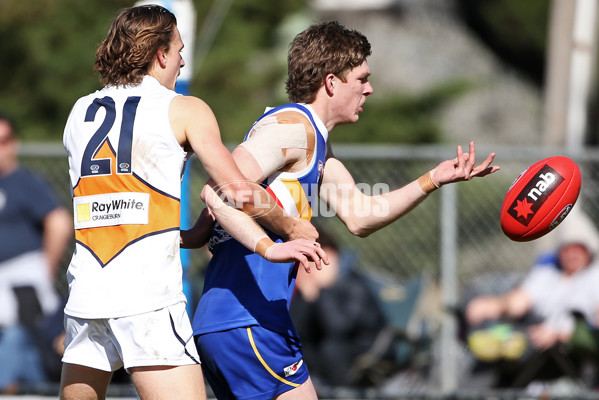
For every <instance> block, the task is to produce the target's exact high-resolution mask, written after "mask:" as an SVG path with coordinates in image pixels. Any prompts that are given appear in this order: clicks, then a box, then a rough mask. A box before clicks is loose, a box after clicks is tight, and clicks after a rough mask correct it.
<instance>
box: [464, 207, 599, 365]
mask: <svg viewBox="0 0 599 400" xmlns="http://www.w3.org/2000/svg"><path fill="white" fill-rule="evenodd" d="M547 239H548V240H550V242H549V243H550V245H552V246H553V248H552V249H549V250H544V251H543V252H541V253H540V255H539V257H538V259H537V262H536V264H535V265H534V266H533V267H532V268H531V269H530V271H529V272H528V274H527V275H526V276H525V278H524V280H523V281H522V282H521V283H520V284H519V285H518V286H517V287H515V288H514V289H512V290H510V291H508V292H506V293H503V294H500V295H495V296H489V295H479V296H476V297H474V298H473V299H472V300H470V301H469V302H468V304H467V305H466V315H465V317H466V322H467V324H468V326H469V329H471V330H472V333H470V336H469V344H470V348H471V351H472V352H473V353H474V355H475V356H477V357H478V358H479V359H482V360H486V361H495V360H497V359H500V358H502V357H503V358H505V359H508V360H518V359H520V360H521V361H522V362H523V361H525V360H526V359H527V357H528V356H529V355H530V352H527V348H528V344H530V347H532V349H534V351H537V352H539V351H540V352H542V351H545V350H547V349H550V348H552V347H554V346H557V345H560V344H569V345H570V346H572V345H575V343H572V341H571V339H572V336H573V334H574V332H575V329H576V327H577V320H576V314H575V313H578V314H579V315H581V316H582V317H583V318H584V320H585V321H586V322H587V323H588V324H589V326H594V327H597V326H599V324H598V323H599V320H598V316H599V291H598V290H597V288H599V263H598V262H597V257H596V256H597V252H598V251H599V233H598V231H597V228H596V226H595V224H594V223H593V222H592V221H591V219H590V218H589V217H588V216H587V215H586V214H585V213H584V212H583V211H582V210H579V209H574V210H573V211H572V212H571V213H570V214H569V215H568V217H567V218H566V219H565V220H564V221H563V222H562V223H561V224H560V225H558V227H557V228H555V230H554V231H553V232H551V233H550V234H549V236H548V237H547ZM495 322H499V324H498V325H493V323H495ZM481 327H486V328H485V329H479V328H481Z"/></svg>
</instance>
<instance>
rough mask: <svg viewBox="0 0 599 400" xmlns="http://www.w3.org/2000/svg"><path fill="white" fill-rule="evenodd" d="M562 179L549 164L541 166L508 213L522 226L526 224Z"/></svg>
mask: <svg viewBox="0 0 599 400" xmlns="http://www.w3.org/2000/svg"><path fill="white" fill-rule="evenodd" d="M563 181H564V177H563V176H561V175H560V174H558V173H557V171H556V170H554V169H553V168H551V167H550V166H549V165H545V166H543V168H541V169H540V170H539V172H538V173H537V175H536V176H535V177H534V178H533V179H531V180H530V182H528V184H527V185H526V186H525V187H524V188H523V189H522V191H521V192H520V193H519V194H518V197H516V199H515V200H514V202H513V203H512V205H511V206H510V208H509V210H508V213H509V214H510V215H511V216H512V217H514V219H516V220H517V221H518V222H520V223H521V224H522V225H524V226H528V224H529V223H530V221H531V220H532V219H533V218H534V216H535V215H536V213H537V211H539V209H540V208H541V207H542V206H543V204H545V201H547V199H548V198H549V196H551V194H552V193H553V192H554V191H555V189H557V187H558V186H559V185H560V184H561V183H562V182H563Z"/></svg>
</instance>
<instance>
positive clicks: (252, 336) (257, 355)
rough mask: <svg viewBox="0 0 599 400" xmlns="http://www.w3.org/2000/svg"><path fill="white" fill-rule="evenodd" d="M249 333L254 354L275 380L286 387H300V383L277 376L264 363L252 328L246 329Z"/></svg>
mask: <svg viewBox="0 0 599 400" xmlns="http://www.w3.org/2000/svg"><path fill="white" fill-rule="evenodd" d="M246 330H247V333H248V338H249V339H250V344H251V345H252V349H254V354H255V355H256V357H258V360H260V363H261V364H262V366H263V367H264V368H265V369H266V370H267V371H268V372H269V373H270V374H271V375H272V376H274V377H275V378H277V379H278V380H279V381H281V382H283V383H284V384H286V385H289V386H293V387H294V388H296V387H298V386H299V383H295V382H290V381H288V380H287V379H283V378H281V377H280V376H279V375H277V374H276V373H275V371H273V370H272V369H271V368H270V367H269V366H268V364H266V361H264V359H263V358H262V356H261V355H260V352H259V351H258V348H257V347H256V343H255V342H254V335H252V329H251V327H249V326H248V327H247V328H246Z"/></svg>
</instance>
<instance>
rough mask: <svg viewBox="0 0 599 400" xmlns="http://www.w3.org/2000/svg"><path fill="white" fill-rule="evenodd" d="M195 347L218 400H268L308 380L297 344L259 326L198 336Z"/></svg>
mask: <svg viewBox="0 0 599 400" xmlns="http://www.w3.org/2000/svg"><path fill="white" fill-rule="evenodd" d="M196 344H197V346H198V352H199V354H200V359H201V361H202V369H203V372H204V376H205V378H206V380H207V381H208V383H209V384H210V387H211V388H212V390H213V391H214V394H215V395H216V398H217V399H219V400H225V399H245V400H254V399H255V400H258V399H260V400H263V399H270V398H273V397H275V396H277V395H279V394H281V393H284V392H286V391H288V390H291V389H294V388H296V387H298V386H299V385H301V384H302V383H304V382H305V381H306V380H307V379H308V377H309V373H308V368H307V367H306V365H305V364H304V362H303V359H302V351H301V347H300V342H299V340H298V339H295V338H290V337H288V336H284V335H281V334H280V333H277V332H273V331H270V330H268V329H264V328H262V327H260V326H251V327H244V328H237V329H232V330H228V331H222V332H214V333H206V334H203V335H198V336H196Z"/></svg>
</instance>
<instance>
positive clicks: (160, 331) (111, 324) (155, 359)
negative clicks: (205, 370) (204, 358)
mask: <svg viewBox="0 0 599 400" xmlns="http://www.w3.org/2000/svg"><path fill="white" fill-rule="evenodd" d="M65 331H66V338H65V341H64V344H65V351H64V355H63V357H62V361H63V362H64V363H69V364H77V365H83V366H86V367H91V368H96V369H100V370H103V371H116V370H117V369H119V368H120V367H123V366H124V367H125V369H128V368H132V367H143V366H153V365H172V366H178V365H190V364H199V362H200V357H199V356H198V352H197V350H196V347H195V344H194V340H193V331H192V329H191V324H190V322H189V317H188V315H187V311H186V310H185V303H177V304H175V305H172V306H168V307H165V308H162V309H160V310H156V311H151V312H148V313H144V314H138V315H133V316H130V317H122V318H108V319H82V318H76V317H71V316H68V315H65Z"/></svg>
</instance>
